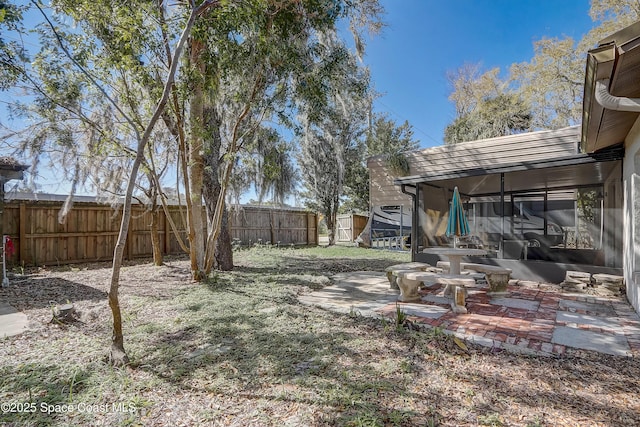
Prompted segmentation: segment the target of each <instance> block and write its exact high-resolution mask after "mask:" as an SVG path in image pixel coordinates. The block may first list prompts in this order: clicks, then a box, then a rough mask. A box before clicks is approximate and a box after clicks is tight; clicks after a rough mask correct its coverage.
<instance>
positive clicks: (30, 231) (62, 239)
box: [1, 201, 318, 265]
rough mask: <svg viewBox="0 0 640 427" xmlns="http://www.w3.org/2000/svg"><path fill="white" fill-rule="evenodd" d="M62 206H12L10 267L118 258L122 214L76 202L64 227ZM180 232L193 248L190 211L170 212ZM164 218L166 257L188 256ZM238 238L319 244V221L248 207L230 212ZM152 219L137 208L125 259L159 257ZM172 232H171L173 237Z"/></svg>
mask: <svg viewBox="0 0 640 427" xmlns="http://www.w3.org/2000/svg"><path fill="white" fill-rule="evenodd" d="M61 208H62V202H50V201H10V202H7V203H6V204H5V208H4V215H3V217H2V219H1V220H2V221H3V225H4V233H5V234H8V235H9V236H10V237H11V239H12V240H13V242H14V247H15V252H14V254H13V255H12V256H11V257H9V258H8V261H9V264H10V265H47V264H49V265H52V264H53V265H56V264H70V263H78V262H88V261H105V260H109V259H111V258H112V256H113V250H114V247H115V244H116V240H117V238H118V231H119V229H120V220H121V215H122V210H121V209H115V210H114V209H112V208H111V207H109V206H105V205H102V204H98V203H87V202H75V203H74V205H73V208H72V209H71V210H70V211H69V213H68V214H67V217H66V219H65V221H64V222H62V223H60V222H59V221H58V213H59V212H60V209H61ZM169 212H170V215H171V218H172V219H173V221H174V223H175V224H176V227H177V229H178V232H179V233H180V235H181V237H182V239H183V241H184V242H185V243H186V244H188V241H187V232H186V226H185V216H186V211H184V209H183V210H182V212H181V208H180V207H179V206H171V207H170V208H169ZM157 215H158V224H157V225H158V240H159V242H160V248H161V250H162V252H163V253H164V254H179V253H183V251H182V249H181V248H180V245H179V243H178V241H177V239H176V237H175V234H174V233H173V232H172V231H170V230H171V227H170V224H169V221H168V220H167V218H165V215H164V212H163V211H162V210H160V212H159V213H158V214H157ZM229 219H230V231H231V237H232V238H233V239H238V240H240V242H241V244H243V245H250V244H252V243H256V242H258V241H259V240H261V241H262V242H263V243H267V242H271V243H273V244H277V243H280V244H282V245H291V244H294V245H316V244H317V243H318V227H317V217H316V215H315V214H314V213H310V212H306V211H302V210H285V209H282V210H277V209H273V208H264V207H255V206H244V207H240V208H234V209H232V210H231V211H230V212H229ZM151 223H152V214H151V212H149V211H148V210H146V209H145V208H144V207H143V206H134V207H133V212H132V218H131V223H130V226H129V235H128V236H127V245H126V248H125V257H126V258H127V259H132V258H138V257H146V256H151V255H152V254H153V248H152V240H151V233H152V231H151ZM167 231H169V232H167Z"/></svg>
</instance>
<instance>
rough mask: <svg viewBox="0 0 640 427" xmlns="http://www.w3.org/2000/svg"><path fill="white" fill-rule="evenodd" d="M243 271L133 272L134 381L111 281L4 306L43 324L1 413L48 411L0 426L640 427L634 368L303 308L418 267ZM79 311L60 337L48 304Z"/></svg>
mask: <svg viewBox="0 0 640 427" xmlns="http://www.w3.org/2000/svg"><path fill="white" fill-rule="evenodd" d="M235 261H236V265H237V268H236V269H235V271H233V272H218V273H216V274H214V275H212V277H211V279H210V280H209V281H208V282H207V283H204V284H195V283H191V282H190V281H189V279H188V277H189V275H188V263H187V261H184V260H171V261H169V262H168V263H167V265H165V266H163V267H152V266H149V265H146V264H138V265H128V266H127V267H125V268H124V269H123V275H122V291H121V298H122V308H123V314H124V319H125V340H126V341H125V346H126V348H127V351H128V353H129V355H130V357H131V359H132V361H133V366H132V368H130V369H124V370H117V369H112V368H111V367H109V366H108V365H107V364H105V363H104V356H105V354H106V351H107V349H108V345H109V339H110V322H111V317H110V311H109V309H108V306H107V301H106V295H105V290H106V283H107V280H108V277H109V273H110V270H109V268H108V266H104V267H103V268H99V267H100V266H75V267H73V268H69V267H67V268H59V269H56V270H55V271H42V270H40V271H37V272H36V271H34V272H31V274H30V275H27V276H25V277H24V278H22V279H20V280H24V281H23V282H20V283H16V284H14V285H12V286H11V287H10V288H8V289H3V290H0V298H2V300H5V301H7V302H9V303H11V304H12V305H14V306H16V307H17V308H20V309H21V310H23V311H24V312H26V313H27V314H28V316H29V317H30V319H31V324H30V327H31V330H30V331H29V332H27V333H25V334H23V335H22V336H18V337H11V338H5V339H2V340H0V357H1V358H2V362H1V363H0V402H13V403H14V408H12V409H24V407H25V406H26V405H22V406H19V405H18V404H19V403H23V404H27V405H29V404H31V403H35V404H36V410H35V411H34V412H24V411H23V412H21V413H10V412H6V411H4V413H1V414H0V424H2V425H16V426H17V425H19V426H23V425H33V426H36V425H37V426H39V425H91V426H93V425H110V426H111V425H121V426H127V425H145V426H147V425H150V426H155V425H158V426H175V425H194V426H195V425H198V426H199V425H238V426H248V425H254V426H281V425H291V426H313V425H341V426H342V425H344V426H414V425H426V426H436V425H469V426H471V425H496V426H503V425H505V426H506V425H522V426H534V425H535V426H557V425H572V426H575V425H611V426H620V425H638V424H639V423H640V415H639V414H640V407H639V405H638V401H637V395H638V393H639V392H640V386H639V385H638V381H637V379H638V378H639V377H640V368H639V367H638V363H637V361H634V360H631V359H625V358H617V357H612V356H604V355H597V354H593V353H588V352H584V353H580V356H579V357H573V358H569V357H567V358H561V359H552V358H537V357H526V356H521V355H510V354H505V353H499V354H490V353H487V352H486V350H484V349H482V348H475V347H473V346H468V350H467V351H464V350H463V349H462V348H461V347H460V346H458V345H456V344H455V343H454V342H453V341H452V340H451V338H450V336H448V335H445V334H443V333H442V331H440V330H438V329H433V330H430V331H429V332H427V333H423V332H416V331H412V330H407V329H406V328H402V327H397V325H402V323H403V322H401V321H400V320H401V319H396V322H395V323H394V322H393V321H382V320H380V319H378V320H376V319H365V318H362V317H361V316H357V315H351V316H350V315H338V314H335V313H331V312H327V311H324V310H321V309H319V308H313V307H308V306H303V305H301V304H299V303H298V301H297V296H298V295H299V294H303V293H308V292H311V291H313V290H314V289H320V288H322V287H324V286H326V285H327V284H330V283H331V279H330V278H331V276H332V275H333V274H334V273H338V272H348V271H358V270H377V271H383V270H384V268H385V267H387V266H389V265H392V264H395V263H398V262H405V261H408V255H407V254H402V253H392V252H387V251H375V250H364V249H358V248H346V247H335V248H309V249H269V248H266V247H263V248H254V249H251V250H242V251H239V252H237V253H236V254H235ZM67 299H69V300H71V301H73V302H74V304H75V305H76V307H77V309H78V310H79V312H80V314H79V318H80V321H78V322H74V323H72V324H69V325H59V324H56V323H49V320H50V318H51V310H50V304H49V301H51V300H53V301H66V300H67ZM398 315H399V316H402V313H399V314H398ZM112 404H116V407H115V408H113V407H112V406H111V405H112ZM49 405H73V406H71V408H72V409H73V412H70V413H60V412H54V413H52V414H46V413H43V412H42V411H41V409H49V408H51V409H52V410H53V411H55V410H57V409H59V410H61V409H63V408H64V407H62V406H59V407H55V406H49ZM118 405H119V406H118ZM27 409H29V410H30V409H31V407H30V406H27ZM124 409H126V410H127V411H124ZM129 410H131V411H129Z"/></svg>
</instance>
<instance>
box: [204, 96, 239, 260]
mask: <svg viewBox="0 0 640 427" xmlns="http://www.w3.org/2000/svg"><path fill="white" fill-rule="evenodd" d="M205 117H206V118H207V122H206V126H207V135H210V136H211V139H210V141H209V144H207V150H206V155H205V156H204V161H205V170H206V172H205V174H204V179H203V183H204V187H203V195H204V200H205V204H206V206H207V217H208V223H209V227H214V226H215V224H213V221H214V215H215V211H216V205H217V204H218V199H219V197H220V192H221V191H222V187H221V185H220V178H219V171H220V165H221V162H220V151H221V149H222V137H221V135H220V126H221V121H220V116H219V115H218V112H217V110H216V108H215V106H213V105H211V104H210V105H208V106H207V107H206V108H205ZM214 268H216V269H218V270H223V271H231V270H233V249H232V247H231V233H230V232H229V213H228V211H227V209H226V208H225V209H224V213H223V216H222V223H221V224H220V235H219V236H218V239H217V241H216V247H215V264H214Z"/></svg>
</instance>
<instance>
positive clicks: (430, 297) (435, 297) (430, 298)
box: [421, 295, 451, 305]
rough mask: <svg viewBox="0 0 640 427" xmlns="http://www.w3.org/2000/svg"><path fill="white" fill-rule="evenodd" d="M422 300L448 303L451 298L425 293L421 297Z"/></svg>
mask: <svg viewBox="0 0 640 427" xmlns="http://www.w3.org/2000/svg"><path fill="white" fill-rule="evenodd" d="M421 300H422V301H424V302H431V303H434V304H446V305H449V304H450V303H451V298H447V297H444V296H440V295H425V296H423V297H422V298H421Z"/></svg>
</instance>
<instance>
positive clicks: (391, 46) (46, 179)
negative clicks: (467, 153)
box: [0, 0, 593, 197]
mask: <svg viewBox="0 0 640 427" xmlns="http://www.w3.org/2000/svg"><path fill="white" fill-rule="evenodd" d="M380 1H381V3H382V4H383V5H384V7H385V9H386V12H387V13H386V16H385V22H386V24H387V27H386V28H385V29H384V31H383V32H382V34H380V35H378V36H376V37H375V38H373V39H372V40H370V41H369V42H368V45H367V53H366V56H365V58H364V63H365V65H367V66H369V67H370V69H371V74H372V80H373V83H374V86H375V89H376V91H378V92H379V93H381V94H382V96H381V97H380V98H379V99H378V100H377V101H376V103H375V109H376V111H378V112H387V113H388V114H389V116H390V117H391V118H392V119H394V120H395V121H396V122H398V124H400V123H402V122H403V121H404V120H408V121H409V123H410V124H411V125H412V126H413V127H414V131H415V134H414V135H415V138H416V139H417V140H419V141H420V143H421V146H422V147H430V146H435V145H441V144H442V139H443V132H444V128H445V127H446V125H447V124H448V123H450V122H451V121H452V120H453V118H454V110H453V106H452V104H451V103H450V102H449V100H448V99H447V97H448V94H449V88H448V86H447V81H446V73H447V71H449V70H455V69H457V68H458V67H460V66H462V65H463V64H464V63H465V62H471V63H478V62H479V63H481V64H482V66H483V68H484V69H491V68H493V67H500V68H501V69H502V70H503V72H504V71H506V70H507V69H508V67H509V65H511V64H512V63H514V62H522V61H527V60H529V59H530V58H531V57H532V56H533V42H534V41H535V40H539V39H540V38H542V37H564V36H571V37H573V38H574V39H575V40H579V39H580V38H582V36H583V34H584V33H586V32H587V31H588V30H589V29H590V28H591V27H592V26H593V23H592V21H591V18H590V17H589V15H588V11H589V0H380ZM3 96H6V93H5V94H2V93H0V104H2V103H3V102H2V101H3V99H2V97H3ZM4 101H6V100H4ZM2 110H3V109H0V121H1V122H2V123H4V124H5V125H10V124H11V123H10V122H8V121H7V120H6V117H4V111H2ZM0 155H2V153H0ZM43 172H44V171H42V172H41V179H40V180H39V184H40V185H41V189H42V191H45V192H52V193H64V192H66V191H68V188H67V187H68V183H65V182H63V181H62V180H59V179H56V178H55V173H51V172H50V173H46V174H44V173H43ZM247 197H253V195H248V196H247Z"/></svg>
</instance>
